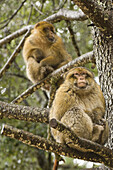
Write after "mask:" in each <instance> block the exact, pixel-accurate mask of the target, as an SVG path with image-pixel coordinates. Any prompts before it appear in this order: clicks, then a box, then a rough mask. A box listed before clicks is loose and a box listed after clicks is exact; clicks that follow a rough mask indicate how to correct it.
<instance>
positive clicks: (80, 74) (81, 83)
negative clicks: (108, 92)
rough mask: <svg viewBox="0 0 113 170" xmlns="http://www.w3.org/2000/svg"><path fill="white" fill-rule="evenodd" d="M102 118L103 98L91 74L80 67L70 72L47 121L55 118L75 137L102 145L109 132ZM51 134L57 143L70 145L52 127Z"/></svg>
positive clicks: (63, 136)
mask: <svg viewBox="0 0 113 170" xmlns="http://www.w3.org/2000/svg"><path fill="white" fill-rule="evenodd" d="M104 115H105V101H104V97H103V94H102V91H101V89H100V86H99V85H98V84H97V83H96V82H95V80H94V75H93V73H92V72H90V71H89V70H88V69H86V68H83V67H76V68H73V69H71V70H70V71H69V72H68V73H67V75H66V76H65V80H64V83H63V84H62V85H61V86H60V87H59V89H58V90H57V92H56V95H55V99H54V101H53V104H52V107H51V110H50V115H49V119H50V120H51V119H52V118H55V119H56V120H59V121H61V123H63V124H65V125H66V126H68V127H70V128H71V130H73V132H74V133H75V134H76V135H77V136H79V137H82V138H85V139H88V140H92V141H94V142H97V143H100V144H102V145H103V144H105V142H106V141H107V139H108V131H109V128H108V123H107V121H106V120H105V119H104ZM51 131H52V135H53V137H54V138H55V140H56V141H57V142H60V143H66V144H69V143H70V142H69V140H70V139H68V138H67V137H66V136H65V135H64V134H63V133H61V132H59V131H57V130H55V129H53V128H51ZM69 146H71V147H73V145H71V144H69ZM76 149H77V148H76Z"/></svg>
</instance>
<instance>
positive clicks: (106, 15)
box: [73, 0, 113, 35]
mask: <svg viewBox="0 0 113 170" xmlns="http://www.w3.org/2000/svg"><path fill="white" fill-rule="evenodd" d="M73 2H74V3H75V4H76V5H78V6H79V7H80V9H81V10H82V11H83V12H84V13H85V14H86V15H87V16H89V18H90V19H91V20H92V22H93V23H94V24H95V25H96V26H97V27H99V29H100V30H101V31H104V32H107V33H108V34H111V35H113V12H112V10H110V11H107V10H106V11H103V6H102V5H100V4H99V2H98V1H95V0H84V1H83V0H73ZM111 3H112V2H111ZM111 6H112V4H111Z"/></svg>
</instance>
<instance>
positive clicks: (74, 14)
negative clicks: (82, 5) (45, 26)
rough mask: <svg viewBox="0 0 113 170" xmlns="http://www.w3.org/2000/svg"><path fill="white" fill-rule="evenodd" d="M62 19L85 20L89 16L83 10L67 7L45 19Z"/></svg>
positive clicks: (56, 20)
mask: <svg viewBox="0 0 113 170" xmlns="http://www.w3.org/2000/svg"><path fill="white" fill-rule="evenodd" d="M60 20H69V21H71V20H72V21H74V20H76V21H84V20H87V16H86V15H84V13H83V12H82V11H72V10H67V9H60V10H59V11H58V12H57V13H55V14H53V15H51V16H49V17H48V18H46V19H45V21H50V22H52V23H54V22H58V21H60Z"/></svg>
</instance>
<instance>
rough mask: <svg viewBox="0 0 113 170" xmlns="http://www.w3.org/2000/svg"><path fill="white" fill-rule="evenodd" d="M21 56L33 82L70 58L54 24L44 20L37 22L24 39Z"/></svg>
mask: <svg viewBox="0 0 113 170" xmlns="http://www.w3.org/2000/svg"><path fill="white" fill-rule="evenodd" d="M23 58H24V61H25V63H26V71H27V76H28V78H29V79H30V80H31V81H32V82H33V83H37V82H38V81H40V80H42V79H43V78H45V77H46V76H47V75H48V74H49V73H51V72H52V71H54V70H55V69H57V68H59V67H61V66H63V65H65V64H67V63H68V62H69V61H71V60H72V58H71V56H70V55H69V54H68V53H67V51H66V50H65V48H64V44H63V42H62V39H61V38H60V37H59V36H58V35H57V34H56V33H55V28H54V26H53V25H52V24H51V23H49V22H46V21H41V22H38V23H37V24H36V25H35V27H34V29H33V30H32V31H31V35H30V36H29V37H28V38H27V39H26V40H25V44H24V47H23Z"/></svg>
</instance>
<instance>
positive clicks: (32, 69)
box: [26, 57, 40, 83]
mask: <svg viewBox="0 0 113 170" xmlns="http://www.w3.org/2000/svg"><path fill="white" fill-rule="evenodd" d="M39 69H40V64H39V63H37V61H36V60H35V59H34V58H33V57H30V58H29V59H28V61H27V68H26V71H27V76H28V78H29V79H30V80H31V81H32V82H33V83H36V82H37V81H38V79H39V78H40V75H39Z"/></svg>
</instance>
